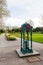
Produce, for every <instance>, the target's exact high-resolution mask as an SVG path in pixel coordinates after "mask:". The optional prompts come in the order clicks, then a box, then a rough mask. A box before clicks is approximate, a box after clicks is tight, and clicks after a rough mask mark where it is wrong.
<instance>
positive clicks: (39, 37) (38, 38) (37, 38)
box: [13, 32, 43, 43]
mask: <svg viewBox="0 0 43 65" xmlns="http://www.w3.org/2000/svg"><path fill="white" fill-rule="evenodd" d="M13 35H14V36H16V37H19V38H20V37H21V36H20V33H17V32H16V33H13ZM32 40H33V41H34V42H39V43H43V34H41V33H32Z"/></svg>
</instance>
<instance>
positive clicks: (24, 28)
mask: <svg viewBox="0 0 43 65" xmlns="http://www.w3.org/2000/svg"><path fill="white" fill-rule="evenodd" d="M21 29H22V30H32V26H30V24H28V23H24V24H23V25H22V26H21Z"/></svg>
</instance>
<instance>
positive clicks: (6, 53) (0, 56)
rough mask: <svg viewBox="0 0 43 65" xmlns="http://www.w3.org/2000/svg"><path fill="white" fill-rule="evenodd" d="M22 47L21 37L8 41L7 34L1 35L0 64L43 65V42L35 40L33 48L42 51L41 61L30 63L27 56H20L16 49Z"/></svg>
mask: <svg viewBox="0 0 43 65" xmlns="http://www.w3.org/2000/svg"><path fill="white" fill-rule="evenodd" d="M17 48H20V38H17V40H16V41H7V40H6V38H5V34H2V35H1V36H0V65H43V44H40V43H36V42H33V49H35V50H36V51H38V52H39V53H40V56H39V58H40V59H41V60H40V61H37V62H33V63H29V62H28V61H27V60H26V58H19V57H18V55H17V53H16V52H15V49H17Z"/></svg>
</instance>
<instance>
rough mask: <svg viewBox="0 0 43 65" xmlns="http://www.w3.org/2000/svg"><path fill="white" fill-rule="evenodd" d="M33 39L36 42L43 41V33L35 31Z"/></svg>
mask: <svg viewBox="0 0 43 65" xmlns="http://www.w3.org/2000/svg"><path fill="white" fill-rule="evenodd" d="M32 40H33V41H35V42H39V43H43V34H41V33H33V34H32Z"/></svg>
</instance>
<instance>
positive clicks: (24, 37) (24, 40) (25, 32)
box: [21, 23, 33, 54]
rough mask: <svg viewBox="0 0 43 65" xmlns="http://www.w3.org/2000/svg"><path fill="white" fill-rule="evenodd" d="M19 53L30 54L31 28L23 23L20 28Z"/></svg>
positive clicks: (31, 50)
mask: <svg viewBox="0 0 43 65" xmlns="http://www.w3.org/2000/svg"><path fill="white" fill-rule="evenodd" d="M29 44H30V45H29ZM21 52H22V53H23V54H26V53H32V52H33V49H32V26H30V24H28V23H25V24H23V25H22V26H21Z"/></svg>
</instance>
